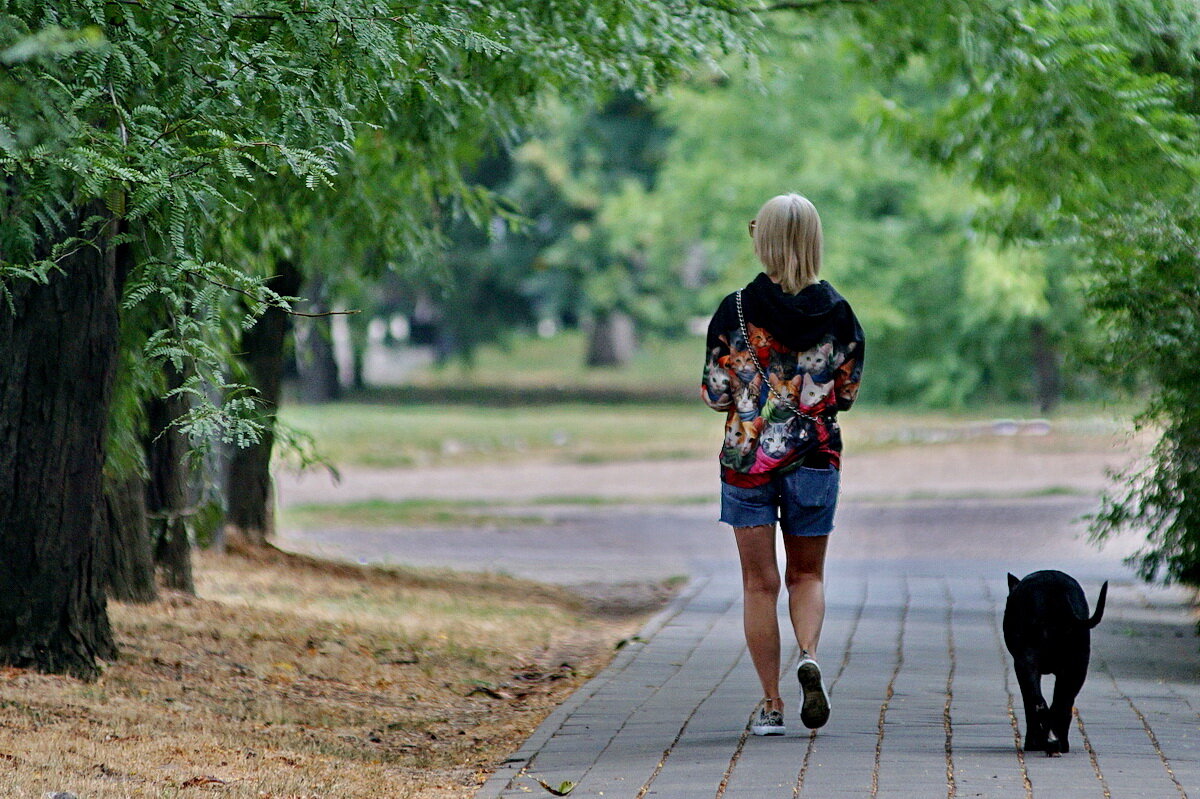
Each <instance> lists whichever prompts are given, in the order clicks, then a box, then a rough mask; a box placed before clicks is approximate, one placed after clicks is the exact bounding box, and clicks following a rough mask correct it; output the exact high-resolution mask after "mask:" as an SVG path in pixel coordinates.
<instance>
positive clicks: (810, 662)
mask: <svg viewBox="0 0 1200 799" xmlns="http://www.w3.org/2000/svg"><path fill="white" fill-rule="evenodd" d="M796 679H798V680H799V681H800V721H802V722H803V723H804V726H805V727H808V728H809V729H810V730H815V729H816V728H817V727H822V726H824V725H825V722H827V721H829V692H828V691H826V690H825V682H824V680H822V679H821V667H820V666H818V665H817V661H815V660H814V659H813V656H812V655H810V654H808V653H807V652H803V653H801V656H800V665H798V666H797V667H796Z"/></svg>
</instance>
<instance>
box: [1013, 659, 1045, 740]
mask: <svg viewBox="0 0 1200 799" xmlns="http://www.w3.org/2000/svg"><path fill="white" fill-rule="evenodd" d="M1013 670H1014V671H1016V672H1017V684H1018V685H1019V686H1021V699H1022V700H1023V701H1024V703H1025V751H1026V752H1044V751H1046V738H1047V735H1046V732H1047V730H1046V726H1045V722H1046V699H1045V697H1043V696H1042V675H1041V674H1039V673H1038V670H1037V667H1036V666H1035V665H1034V663H1033V658H1032V657H1025V658H1013Z"/></svg>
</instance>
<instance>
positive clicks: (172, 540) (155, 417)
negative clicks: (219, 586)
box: [146, 362, 196, 594]
mask: <svg viewBox="0 0 1200 799" xmlns="http://www.w3.org/2000/svg"><path fill="white" fill-rule="evenodd" d="M163 368H164V369H166V371H167V388H168V390H170V389H175V388H178V387H179V386H181V385H182V384H183V375H181V374H180V373H179V372H178V371H177V370H176V369H175V367H174V366H172V365H171V364H170V363H169V362H168V363H167V364H166V365H165V366H164V367H163ZM185 413H187V399H186V395H183V394H176V395H174V396H171V397H166V398H162V397H155V398H154V399H152V400H150V401H149V402H148V403H147V405H146V423H147V428H148V433H147V438H146V467H147V471H148V472H149V479H148V480H147V481H146V510H147V515H148V517H149V518H150V524H151V529H152V530H153V535H152V537H153V539H154V542H155V544H154V562H155V564H156V565H157V566H158V568H159V573H160V574H161V575H162V581H163V585H165V586H166V587H167V588H173V589H175V590H177V591H186V592H188V593H190V594H191V593H195V592H196V586H195V584H194V583H193V582H192V547H191V541H190V540H189V539H188V529H187V518H186V515H185V513H186V508H187V496H188V474H187V467H186V464H185V462H184V459H185V458H186V457H187V441H186V440H185V439H184V437H183V434H182V433H180V432H179V430H178V429H176V428H174V427H171V426H170V425H171V422H173V421H175V420H176V419H178V418H179V417H180V416H182V415H183V414H185Z"/></svg>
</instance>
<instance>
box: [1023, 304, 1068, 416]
mask: <svg viewBox="0 0 1200 799" xmlns="http://www.w3.org/2000/svg"><path fill="white" fill-rule="evenodd" d="M1029 338H1030V344H1031V346H1032V348H1033V385H1034V394H1035V395H1036V398H1037V405H1038V409H1039V410H1040V412H1041V413H1049V412H1050V411H1052V410H1054V408H1055V407H1056V406H1057V405H1058V402H1059V400H1060V399H1062V373H1061V371H1060V369H1059V365H1058V351H1057V349H1056V348H1055V346H1054V342H1053V341H1051V339H1050V335H1049V334H1048V332H1047V331H1046V326H1045V324H1043V323H1042V322H1040V321H1035V322H1033V323H1032V324H1031V325H1030V328H1029Z"/></svg>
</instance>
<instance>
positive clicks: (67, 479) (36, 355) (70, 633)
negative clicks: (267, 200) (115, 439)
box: [0, 209, 121, 678]
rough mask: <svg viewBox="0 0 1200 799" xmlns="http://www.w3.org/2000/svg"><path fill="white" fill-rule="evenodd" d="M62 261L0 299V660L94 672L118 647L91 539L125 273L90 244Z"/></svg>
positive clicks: (12, 285) (99, 504)
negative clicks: (43, 276)
mask: <svg viewBox="0 0 1200 799" xmlns="http://www.w3.org/2000/svg"><path fill="white" fill-rule="evenodd" d="M88 210H89V212H91V211H92V210H94V209H88ZM82 218H83V215H81V216H80V219H82ZM47 254H48V253H47V252H46V251H43V252H42V253H41V255H42V256H45V255H47ZM59 266H60V267H61V269H62V271H56V272H53V273H51V274H50V275H49V277H48V280H47V281H46V283H44V284H43V283H40V282H37V281H34V280H27V279H20V278H18V279H13V280H8V281H6V283H5V285H6V288H7V289H8V291H9V292H11V294H10V296H9V299H10V300H11V303H12V305H11V307H10V305H9V303H8V302H6V301H4V300H0V663H3V664H6V665H11V666H19V667H23V668H36V669H39V670H42V671H49V672H65V673H68V674H73V675H75V676H78V677H83V678H94V677H95V676H96V675H97V674H98V672H99V669H98V668H97V664H96V660H97V658H113V657H115V656H116V645H115V643H114V641H113V637H112V630H111V629H110V627H109V623H108V614H107V611H106V608H105V598H104V591H103V586H102V585H101V580H100V573H99V566H100V560H101V553H100V551H99V548H98V546H97V541H96V536H97V530H98V523H99V520H100V513H101V512H102V511H103V508H104V503H103V495H102V485H101V469H102V467H103V465H104V440H105V432H106V428H107V426H108V413H109V402H110V400H111V395H112V384H113V375H114V373H115V371H116V364H117V342H118V328H117V301H118V295H119V292H120V279H121V276H119V275H118V274H117V272H118V270H117V266H116V263H115V256H114V255H113V253H112V252H111V251H109V252H108V253H101V252H98V251H97V250H96V249H95V248H94V247H88V246H81V247H80V248H79V249H78V250H76V251H75V252H74V253H72V254H70V255H68V256H65V257H64V258H63V259H62V260H61V261H60V262H59Z"/></svg>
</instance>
